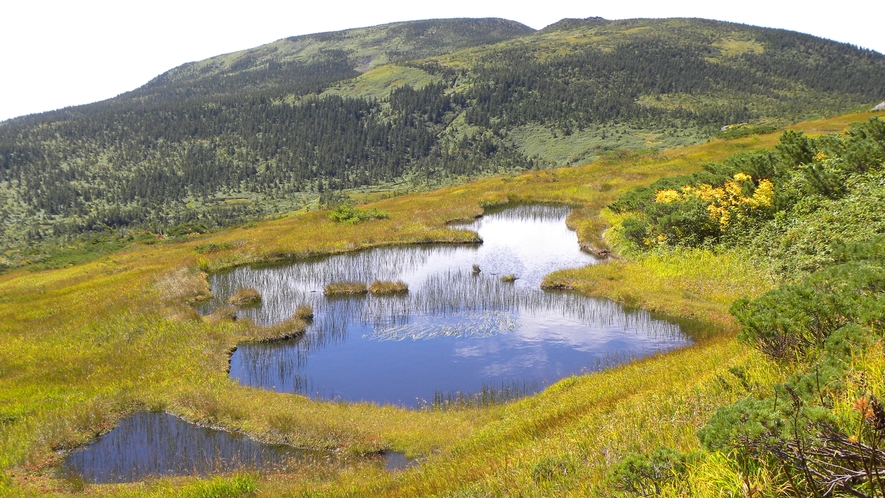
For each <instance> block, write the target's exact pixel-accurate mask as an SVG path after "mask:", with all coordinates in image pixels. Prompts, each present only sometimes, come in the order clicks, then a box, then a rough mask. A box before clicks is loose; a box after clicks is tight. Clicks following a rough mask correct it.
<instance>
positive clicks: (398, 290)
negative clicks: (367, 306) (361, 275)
mask: <svg viewBox="0 0 885 498" xmlns="http://www.w3.org/2000/svg"><path fill="white" fill-rule="evenodd" d="M369 292H371V293H372V295H375V296H384V295H392V294H405V293H407V292H409V284H407V283H405V282H403V281H402V280H397V281H396V282H391V281H390V280H376V281H374V282H372V285H370V286H369Z"/></svg>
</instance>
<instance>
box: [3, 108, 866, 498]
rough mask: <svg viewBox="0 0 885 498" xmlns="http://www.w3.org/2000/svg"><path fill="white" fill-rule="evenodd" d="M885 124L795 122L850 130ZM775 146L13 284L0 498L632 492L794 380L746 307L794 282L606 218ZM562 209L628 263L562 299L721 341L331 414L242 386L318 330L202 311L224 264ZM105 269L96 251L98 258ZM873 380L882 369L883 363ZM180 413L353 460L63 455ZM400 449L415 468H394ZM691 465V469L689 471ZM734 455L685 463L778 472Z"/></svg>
mask: <svg viewBox="0 0 885 498" xmlns="http://www.w3.org/2000/svg"><path fill="white" fill-rule="evenodd" d="M869 116H871V114H853V115H847V116H840V117H835V118H829V119H823V120H819V121H813V122H806V123H801V124H797V125H795V126H793V127H791V128H793V129H797V130H801V131H804V132H805V133H806V134H810V135H815V134H822V133H832V132H838V131H841V130H842V129H844V128H845V127H846V126H848V124H849V123H851V122H856V121H863V120H866V119H867V118H868V117H869ZM778 138H779V134H777V133H773V134H765V135H751V136H746V137H741V138H737V139H733V140H713V141H711V142H709V143H706V144H702V145H697V146H692V147H686V148H682V149H674V150H666V151H660V152H655V153H651V154H640V153H636V154H622V155H611V156H607V157H604V158H602V159H599V160H597V161H595V162H592V163H590V164H587V165H584V166H578V167H571V168H561V169H552V170H541V171H531V172H528V173H524V174H512V175H505V176H496V177H491V178H485V179H480V180H477V181H474V182H471V183H468V184H464V185H457V186H452V187H448V188H444V189H440V190H436V191H432V192H426V193H421V194H412V195H400V196H396V197H392V198H388V199H383V200H378V201H376V202H373V203H371V204H367V205H366V206H365V207H366V208H367V209H377V210H379V211H382V212H384V213H386V214H387V215H388V216H387V217H379V218H375V219H369V220H366V221H363V222H360V223H341V222H336V221H334V220H332V219H330V217H329V213H328V212H326V211H304V210H302V211H298V212H293V213H290V214H288V215H286V216H283V217H279V218H277V219H273V220H267V221H262V222H257V223H249V224H246V225H242V226H240V227H235V228H230V229H226V230H223V231H219V232H217V233H214V234H209V235H206V234H202V235H199V234H194V235H183V236H181V237H176V238H173V239H169V240H155V239H147V238H142V240H141V241H136V242H133V243H131V244H130V245H128V246H126V247H125V248H122V249H120V250H119V251H116V252H113V253H111V254H108V255H105V256H102V257H98V258H97V259H91V260H88V261H85V262H78V263H77V264H74V263H71V264H70V265H69V266H65V267H61V268H55V269H37V268H33V269H29V268H21V269H16V270H13V271H8V272H6V273H3V274H0V337H2V340H3V348H2V349H0V494H3V495H10V496H30V495H46V494H55V495H77V496H106V495H119V496H182V495H184V496H187V495H190V496H241V495H243V496H245V495H249V494H253V493H257V494H262V495H267V496H276V495H282V494H289V495H295V496H299V495H304V496H311V495H372V494H383V495H388V496H416V495H446V496H474V495H508V494H519V495H524V496H532V495H551V494H557V495H569V494H570V495H575V496H586V495H612V494H617V493H621V492H625V491H623V490H622V488H619V487H618V486H617V483H616V482H615V481H614V480H613V476H612V475H611V469H612V465H613V464H615V463H617V462H618V461H620V460H622V459H623V458H624V457H626V456H627V455H629V454H631V453H636V452H650V451H652V450H654V449H656V448H659V447H661V446H667V447H669V448H673V449H676V450H678V451H682V452H690V451H693V450H695V449H698V448H699V442H698V438H697V436H696V432H697V429H698V428H699V427H700V426H701V425H703V424H704V423H705V422H706V421H707V420H708V419H709V418H710V416H711V415H712V414H713V412H714V411H715V410H716V408H717V407H720V406H723V405H726V404H729V403H733V402H734V401H735V400H737V399H740V398H742V397H744V396H747V395H748V394H759V393H760V391H762V390H765V389H766V386H767V385H769V384H771V383H772V382H775V381H777V380H778V379H782V378H785V377H786V376H787V375H789V374H790V373H791V372H790V367H789V366H788V365H783V364H777V363H772V362H770V361H769V360H767V359H765V358H764V357H763V356H762V354H761V353H759V352H757V351H755V350H754V349H752V348H751V347H749V346H746V345H744V344H742V343H740V342H738V341H737V340H736V339H735V333H736V331H737V325H736V322H735V321H734V319H733V318H732V317H731V316H730V315H729V313H728V309H729V307H730V305H731V303H732V302H733V301H734V300H736V299H738V298H740V297H742V296H749V297H756V296H759V295H761V294H762V293H763V292H765V291H767V290H769V289H771V288H773V287H774V286H775V285H776V284H777V283H778V281H777V277H776V276H775V275H773V274H772V273H771V272H769V271H768V270H767V269H766V267H765V266H764V265H759V264H755V263H754V262H753V261H750V260H747V258H745V257H744V255H743V254H742V253H740V252H738V251H724V252H723V251H718V252H717V251H711V250H708V249H679V250H673V251H670V252H652V253H632V252H630V251H625V250H623V246H622V245H619V241H618V240H617V238H612V237H609V238H606V237H605V236H604V235H603V234H604V230H605V228H606V227H607V226H609V225H610V224H611V223H613V222H616V221H617V215H616V214H614V213H612V212H610V211H608V210H606V206H607V205H609V204H610V203H611V202H613V201H614V200H616V199H618V198H619V197H620V196H621V195H622V194H623V193H625V192H626V191H627V190H629V189H630V188H633V187H635V186H640V185H647V184H649V183H651V182H653V181H654V180H657V179H658V178H661V177H665V176H675V175H682V174H687V173H691V172H694V171H699V170H700V168H701V166H702V165H703V164H704V163H707V162H711V161H717V160H721V159H724V158H725V157H727V156H729V155H731V154H733V153H735V152H739V151H744V150H752V149H757V148H762V147H771V146H773V145H774V144H775V143H776V142H777V140H778ZM534 202H545V203H565V204H568V205H570V206H572V207H573V208H574V211H573V212H572V215H571V216H570V217H569V219H568V223H569V226H570V227H571V228H573V229H574V230H576V231H577V233H578V236H579V239H580V240H581V242H582V244H583V245H585V246H586V247H588V248H594V249H605V250H608V251H611V252H613V253H614V255H615V257H614V258H612V259H611V260H610V261H607V262H605V263H603V264H598V265H594V266H591V267H587V268H583V269H579V270H571V271H565V272H557V273H556V274H553V275H550V276H549V277H548V279H547V280H546V281H545V285H546V286H549V287H554V288H567V289H574V290H575V291H576V292H580V293H583V294H586V295H589V296H594V297H606V298H611V299H614V300H617V301H619V302H622V303H624V304H627V305H629V306H633V307H638V308H643V309H647V310H650V311H655V312H659V313H663V314H666V315H669V316H672V317H676V318H686V319H694V320H700V321H703V322H705V323H706V324H707V326H709V327H712V328H713V329H715V331H716V333H714V334H711V337H710V338H709V339H707V340H704V341H701V342H699V343H698V344H696V345H694V346H692V347H689V348H686V349H684V350H680V351H677V352H673V353H669V354H666V355H660V356H655V357H652V358H647V359H644V360H640V361H637V362H634V363H630V364H627V365H623V366H619V367H616V368H612V369H610V370H607V371H604V372H600V373H594V374H589V375H583V376H575V377H570V378H567V379H564V380H562V381H560V382H558V383H556V384H555V385H553V386H552V387H550V388H548V389H546V390H545V391H543V392H542V393H540V394H538V395H535V396H532V397H528V398H524V399H520V400H517V401H513V402H509V403H505V404H495V405H492V406H485V407H481V408H472V407H470V408H460V409H459V408H453V409H446V410H433V409H428V410H407V409H403V408H398V407H391V406H375V405H372V404H366V403H333V402H323V401H315V400H310V399H307V398H305V397H301V396H295V395H287V394H279V393H274V392H268V391H262V390H258V389H251V388H247V387H243V386H240V385H238V384H237V383H236V382H234V381H232V380H231V379H229V378H228V376H227V368H228V364H227V362H228V358H229V354H230V352H231V350H232V349H233V348H235V347H236V345H237V344H239V343H241V342H244V341H260V340H272V339H275V338H279V337H286V336H292V335H295V334H297V333H299V332H300V331H301V330H303V328H304V326H305V319H306V316H296V317H293V319H292V320H290V321H287V322H285V323H284V324H280V325H278V326H272V327H263V326H259V325H256V324H253V323H251V322H250V321H248V320H237V321H232V320H230V318H229V314H225V313H216V314H214V315H211V316H208V317H203V316H201V315H199V314H198V313H197V312H196V311H195V310H194V308H193V305H194V304H195V303H198V302H200V301H201V300H204V299H205V298H206V297H207V295H208V292H209V287H208V283H207V272H211V271H217V270H221V269H225V268H230V267H234V266H237V265H244V264H250V263H266V262H281V261H297V260H299V259H303V258H308V257H312V256H317V255H325V254H336V253H342V252H347V251H354V250H357V249H362V248H368V247H378V246H387V245H395V244H415V243H418V244H427V243H444V244H445V243H451V244H459V243H475V242H476V236H475V234H473V233H471V232H467V231H463V230H451V229H449V228H447V226H446V223H448V222H451V221H456V220H468V219H472V218H473V217H475V216H477V215H479V214H481V213H482V212H483V209H484V208H488V207H492V206H501V205H506V204H512V203H534ZM87 259H88V258H87ZM866 365H868V366H867V367H866V368H878V367H876V365H878V364H877V363H875V362H872V361H871V362H870V363H868V364H866ZM143 410H163V411H167V412H169V413H172V414H175V415H178V416H181V417H182V418H184V419H186V420H189V421H193V422H196V423H199V424H203V425H207V426H213V427H221V428H224V429H226V430H230V431H234V432H241V433H245V434H248V435H250V436H251V437H254V438H255V439H257V440H260V441H266V442H273V443H284V444H289V445H293V446H297V447H304V448H310V449H329V450H335V451H336V452H337V453H338V454H339V455H341V457H342V458H344V459H347V460H348V461H349V462H351V464H350V465H346V466H325V465H322V464H319V463H318V464H311V465H305V466H303V467H300V468H295V469H290V470H289V471H287V472H285V473H267V474H262V473H259V472H240V473H235V474H231V475H225V476H217V477H213V478H209V479H198V478H190V477H180V478H165V479H157V480H150V481H147V482H140V483H131V484H113V485H90V484H86V483H84V482H82V481H78V480H76V479H71V478H64V477H60V476H59V475H58V474H57V472H56V471H55V469H56V466H57V465H58V464H59V462H60V461H61V459H62V458H63V457H64V454H65V452H66V451H69V450H71V449H73V448H76V447H78V446H80V445H82V444H84V443H86V442H88V441H90V440H91V439H93V438H95V437H97V436H99V435H101V434H104V433H106V432H108V431H109V430H110V429H112V428H113V426H114V425H115V423H116V422H117V421H119V420H120V419H121V418H123V417H125V416H126V415H128V414H131V413H134V412H137V411H143ZM385 451H398V452H403V453H405V454H406V455H407V456H408V457H410V458H417V459H418V461H419V465H417V466H416V467H413V468H410V469H407V470H403V471H399V472H395V473H389V472H386V471H385V470H383V468H381V466H379V465H377V463H376V462H374V461H373V460H371V459H367V458H363V457H367V456H371V455H374V454H378V453H381V452H385ZM689 465H692V464H689ZM739 470H740V469H738V468H736V467H735V463H734V462H733V461H731V460H729V459H727V458H725V457H724V456H723V458H721V459H719V460H717V459H714V458H707V459H704V460H702V461H699V462H698V463H696V464H693V466H692V467H691V468H690V469H689V471H688V475H689V477H690V478H689V479H688V481H687V482H688V483H687V484H686V485H687V486H690V487H691V489H690V491H691V492H692V493H694V494H698V495H705V494H727V493H728V492H729V491H731V492H733V493H736V494H742V493H746V492H748V490H750V489H753V488H754V486H759V487H763V486H764V485H765V483H766V480H767V479H768V478H769V476H767V475H766V474H765V473H764V472H760V473H757V474H755V475H752V476H747V475H746V474H745V473H744V474H742V473H741V472H740V471H739Z"/></svg>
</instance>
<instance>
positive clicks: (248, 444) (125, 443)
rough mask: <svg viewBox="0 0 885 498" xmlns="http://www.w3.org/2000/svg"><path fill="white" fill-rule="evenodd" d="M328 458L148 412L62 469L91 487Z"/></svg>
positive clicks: (71, 456) (127, 421) (128, 420)
mask: <svg viewBox="0 0 885 498" xmlns="http://www.w3.org/2000/svg"><path fill="white" fill-rule="evenodd" d="M329 458H330V454H328V453H325V452H318V451H307V450H299V449H295V448H292V447H289V446H279V445H266V444H262V443H259V442H257V441H255V440H252V439H249V438H247V437H245V436H242V435H240V434H231V433H228V432H223V431H218V430H215V429H208V428H205V427H198V426H195V425H193V424H189V423H187V422H184V421H183V420H181V419H178V418H176V417H173V416H172V415H169V414H166V413H155V412H150V413H136V414H135V415H132V416H130V417H127V418H126V419H124V420H122V421H121V422H120V424H119V425H118V426H117V427H116V428H114V430H112V431H111V432H109V433H108V434H106V435H104V436H102V437H101V438H100V439H98V440H97V441H96V442H94V443H92V444H90V445H88V446H85V447H83V448H81V449H79V450H76V451H74V452H72V453H70V454H69V455H68V456H67V458H66V459H65V461H64V463H63V464H62V470H63V471H64V472H66V473H73V474H76V475H79V476H81V477H82V478H83V479H84V480H86V481H88V482H94V483H114V482H133V481H141V480H144V479H145V478H147V477H160V476H173V475H210V474H217V473H219V472H228V471H231V470H234V469H240V468H247V469H264V470H271V469H274V468H286V467H287V466H289V465H290V464H299V463H304V461H305V460H314V461H321V460H328V459H329Z"/></svg>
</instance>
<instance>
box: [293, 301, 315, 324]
mask: <svg viewBox="0 0 885 498" xmlns="http://www.w3.org/2000/svg"><path fill="white" fill-rule="evenodd" d="M292 317H294V318H297V319H299V320H304V321H305V322H310V321H313V306H311V305H309V304H302V305H300V306H298V307H297V308H295V313H292Z"/></svg>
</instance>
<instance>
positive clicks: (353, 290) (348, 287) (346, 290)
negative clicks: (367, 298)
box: [323, 282, 369, 297]
mask: <svg viewBox="0 0 885 498" xmlns="http://www.w3.org/2000/svg"><path fill="white" fill-rule="evenodd" d="M367 292H369V290H368V289H367V288H366V284H364V283H362V282H332V283H331V284H328V285H326V287H324V288H323V294H325V295H326V296H327V297H328V296H354V295H359V294H365V293H367Z"/></svg>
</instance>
